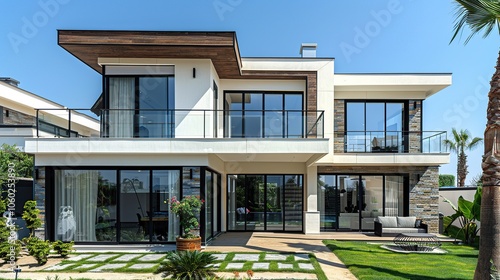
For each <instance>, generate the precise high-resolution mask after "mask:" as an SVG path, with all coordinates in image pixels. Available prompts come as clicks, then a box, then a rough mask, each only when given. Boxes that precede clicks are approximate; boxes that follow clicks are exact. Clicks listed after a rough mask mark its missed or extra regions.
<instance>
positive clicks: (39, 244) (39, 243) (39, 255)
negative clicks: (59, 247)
mask: <svg viewBox="0 0 500 280" xmlns="http://www.w3.org/2000/svg"><path fill="white" fill-rule="evenodd" d="M24 240H25V242H26V248H27V249H28V253H29V254H30V255H31V256H33V257H34V258H35V259H36V261H37V262H38V264H39V265H44V264H46V263H47V259H48V256H49V254H50V249H51V246H50V245H51V244H50V242H49V241H48V240H47V241H43V240H40V239H39V238H37V237H30V238H25V239H24Z"/></svg>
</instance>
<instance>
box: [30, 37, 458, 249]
mask: <svg viewBox="0 0 500 280" xmlns="http://www.w3.org/2000/svg"><path fill="white" fill-rule="evenodd" d="M58 42H59V45H60V46H61V47H62V48H64V49H66V50H67V51H68V52H69V53H70V54H72V55H73V56H75V57H76V58H77V59H79V60H81V61H82V62H83V63H85V64H87V66H89V67H91V68H92V69H94V70H95V71H97V72H99V73H100V74H102V84H103V94H102V96H101V97H100V98H99V99H98V100H97V101H96V103H95V105H94V106H93V108H92V112H94V113H95V116H96V118H99V119H100V123H101V128H102V129H101V131H100V136H99V137H88V138H30V139H27V140H26V151H27V152H29V153H32V154H34V155H35V161H36V166H37V168H38V169H39V170H40V171H41V172H44V174H45V178H46V180H45V181H44V182H43V183H44V184H45V191H46V200H45V203H46V205H45V207H46V224H45V225H46V226H45V231H46V236H47V238H49V239H62V240H70V239H72V240H75V241H77V242H82V243H83V242H94V243H95V242H97V243H125V242H172V241H175V237H176V236H177V235H178V234H179V224H178V218H177V217H176V216H175V215H173V214H172V213H170V212H169V205H168V203H169V201H170V200H171V199H172V198H173V197H174V196H176V197H182V196H185V195H200V196H201V197H202V198H204V199H205V201H206V202H205V204H204V207H203V210H202V213H201V217H200V218H201V225H202V227H201V228H200V231H201V235H202V238H203V242H207V241H209V240H210V239H211V238H213V237H214V236H216V235H217V234H219V233H221V232H226V231H273V232H274V231H278V232H299V233H306V234H315V233H320V232H321V231H335V230H353V231H359V230H361V231H373V218H374V217H376V216H378V215H404V216H408V215H415V216H417V217H418V218H420V219H423V220H424V221H425V222H426V223H428V224H429V228H430V231H431V232H437V230H438V204H439V195H438V191H439V189H438V167H439V165H441V164H445V163H448V162H449V154H448V153H447V152H446V151H445V149H444V147H441V145H440V143H441V141H442V140H443V139H444V138H445V137H446V134H445V132H432V133H427V132H424V131H422V117H423V116H422V106H423V101H424V100H425V99H426V98H428V97H429V96H431V95H432V94H434V93H436V92H438V91H440V90H441V89H443V88H445V87H447V86H449V85H450V84H451V74H334V73H335V72H334V59H333V58H317V57H316V55H315V54H316V45H315V44H303V45H302V48H301V54H302V57H299V58H242V57H240V52H239V48H238V42H237V39H236V34H235V33H234V32H156V31H154V32H153V31H150V32H148V31H84V30H60V31H59V32H58ZM89 109H90V108H89Z"/></svg>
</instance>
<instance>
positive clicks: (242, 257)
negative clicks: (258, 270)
mask: <svg viewBox="0 0 500 280" xmlns="http://www.w3.org/2000/svg"><path fill="white" fill-rule="evenodd" d="M258 260H259V254H235V255H234V258H233V261H249V262H256V261H258Z"/></svg>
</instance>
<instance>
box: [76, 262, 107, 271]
mask: <svg viewBox="0 0 500 280" xmlns="http://www.w3.org/2000/svg"><path fill="white" fill-rule="evenodd" d="M96 265H101V264H97V263H85V264H82V265H80V266H79V267H76V268H75V270H77V269H89V268H91V267H94V266H96Z"/></svg>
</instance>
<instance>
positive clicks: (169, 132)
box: [35, 108, 324, 138]
mask: <svg viewBox="0 0 500 280" xmlns="http://www.w3.org/2000/svg"><path fill="white" fill-rule="evenodd" d="M35 110H36V119H37V122H36V125H37V137H39V135H38V131H39V121H40V118H39V114H40V112H41V111H57V110H58V111H65V112H66V114H67V115H65V116H63V117H60V118H62V119H65V120H66V121H67V126H66V127H67V128H65V129H68V130H71V124H72V112H73V115H74V112H77V111H88V112H90V111H91V110H90V109H83V108H75V109H73V108H71V109H70V108H65V109H60V108H38V109H35ZM115 111H116V112H127V111H129V112H133V114H130V118H131V120H130V125H132V126H133V129H134V130H137V126H138V125H149V126H150V127H153V126H156V127H157V128H156V129H157V130H163V132H161V135H162V136H157V137H160V138H173V137H175V136H174V134H175V126H176V125H178V123H176V121H177V120H178V118H179V115H178V114H181V116H180V119H182V120H183V119H185V118H192V117H195V118H197V117H200V118H201V117H202V120H199V121H197V120H195V119H194V120H191V122H192V123H194V125H197V124H199V123H202V127H200V130H199V135H197V137H196V138H212V137H211V133H212V132H211V131H212V130H214V129H224V131H225V133H224V135H226V136H225V137H254V136H255V135H248V136H245V135H244V131H242V132H243V133H242V134H243V135H236V136H234V135H233V136H231V135H229V134H230V132H228V130H230V129H231V128H230V127H229V124H228V122H229V119H228V118H231V117H241V120H240V121H241V122H242V123H243V122H244V121H245V117H248V115H251V117H258V118H261V119H259V120H258V122H260V123H261V125H260V128H259V129H260V130H259V131H258V132H259V133H257V134H260V137H262V138H268V137H273V138H290V137H297V138H307V137H317V138H321V137H324V120H323V118H324V111H308V110H210V109H98V110H94V111H92V113H93V114H94V115H95V116H96V117H95V116H93V115H90V114H84V113H81V112H78V113H79V114H80V115H83V116H85V117H88V118H90V119H93V120H99V121H100V125H101V129H100V130H101V137H112V136H111V134H110V133H109V125H110V122H109V119H110V117H111V116H110V115H111V114H110V112H115ZM147 112H160V113H161V114H159V115H156V116H165V117H166V118H167V119H164V120H160V121H158V120H155V116H153V117H152V119H150V120H149V122H148V123H147V124H144V123H141V122H140V121H139V120H137V119H134V118H138V117H139V116H141V118H147V117H148V116H147V115H141V114H142V113H147ZM191 113H194V115H192V114H191ZM197 113H200V114H199V115H198V114H197ZM235 113H237V114H235ZM269 113H276V114H277V116H278V122H280V121H281V123H282V124H281V129H282V131H281V132H278V133H276V132H273V133H272V134H266V133H267V131H265V127H266V125H268V124H267V123H266V121H267V120H268V119H267V118H268V115H267V114H269ZM298 113H300V115H299V114H298ZM312 114H314V119H312V118H311V117H312V116H313V115H312ZM218 116H221V117H222V118H221V119H220V121H219V123H218V128H216V127H215V125H214V124H213V122H209V123H207V120H208V119H210V118H211V117H213V118H217V119H219V117H218ZM312 120H314V121H312ZM121 121H122V123H123V121H124V120H121ZM311 124H312V126H311ZM243 125H244V124H243ZM160 126H163V127H161V128H160ZM297 127H302V129H301V130H302V132H299V133H294V134H289V129H291V128H294V130H295V129H296V128H297ZM165 129H166V130H165ZM201 129H202V130H203V131H201ZM299 130H300V129H299ZM306 131H307V133H304V132H306ZM314 132H316V133H314ZM134 134H137V131H134ZM165 135H166V136H165ZM227 135H229V136H227ZM114 137H116V136H114ZM129 137H140V136H137V135H133V136H129ZM183 137H186V136H185V135H184V136H182V135H181V137H179V138H183ZM258 137H259V136H258ZM187 138H191V137H189V136H187ZM214 138H215V137H214Z"/></svg>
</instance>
